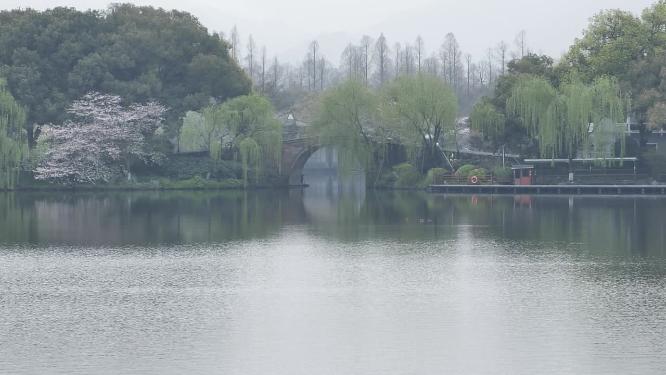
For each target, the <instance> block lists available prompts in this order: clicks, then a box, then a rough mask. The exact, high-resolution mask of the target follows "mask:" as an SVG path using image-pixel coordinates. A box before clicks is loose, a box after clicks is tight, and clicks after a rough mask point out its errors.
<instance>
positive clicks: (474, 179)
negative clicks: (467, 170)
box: [469, 176, 479, 185]
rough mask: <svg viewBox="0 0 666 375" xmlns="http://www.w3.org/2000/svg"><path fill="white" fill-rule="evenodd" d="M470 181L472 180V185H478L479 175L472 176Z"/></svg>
mask: <svg viewBox="0 0 666 375" xmlns="http://www.w3.org/2000/svg"><path fill="white" fill-rule="evenodd" d="M469 182H471V183H472V185H476V184H478V183H479V177H477V176H472V177H470V178H469Z"/></svg>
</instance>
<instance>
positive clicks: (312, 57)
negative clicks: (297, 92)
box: [308, 40, 319, 90]
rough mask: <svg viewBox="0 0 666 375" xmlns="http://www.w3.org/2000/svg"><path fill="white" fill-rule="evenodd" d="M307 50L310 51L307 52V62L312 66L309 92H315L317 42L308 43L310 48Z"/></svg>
mask: <svg viewBox="0 0 666 375" xmlns="http://www.w3.org/2000/svg"><path fill="white" fill-rule="evenodd" d="M309 49H310V52H309V54H310V58H309V60H310V61H311V64H312V70H311V73H312V81H311V82H312V84H311V86H310V89H311V90H312V89H314V90H316V89H317V53H318V52H319V42H317V41H316V40H313V41H312V42H310V48H309ZM308 80H309V79H308Z"/></svg>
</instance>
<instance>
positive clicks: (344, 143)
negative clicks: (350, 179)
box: [314, 74, 458, 170]
mask: <svg viewBox="0 0 666 375" xmlns="http://www.w3.org/2000/svg"><path fill="white" fill-rule="evenodd" d="M457 109H458V103H457V98H456V96H455V94H454V93H453V90H452V89H451V88H450V87H449V86H448V85H446V84H445V83H444V82H442V81H441V80H440V79H438V78H437V77H434V76H429V75H426V74H419V75H416V76H408V77H402V78H399V79H397V80H396V81H395V82H393V83H391V84H389V85H387V86H386V87H385V88H384V89H383V90H382V91H380V92H375V91H371V90H370V89H368V88H367V87H366V86H365V85H364V84H362V83H359V82H356V81H353V80H350V81H347V82H345V83H343V84H341V85H340V86H338V87H335V88H333V89H330V90H328V91H327V92H326V93H324V95H323V97H322V98H321V102H320V108H319V111H318V116H317V121H316V122H315V124H314V131H315V132H316V133H317V134H318V135H319V136H320V138H321V142H322V143H323V144H330V145H335V146H338V147H340V148H341V149H342V150H344V152H342V153H341V156H343V158H344V157H352V156H353V157H354V158H355V159H357V160H359V161H360V162H362V163H364V164H365V166H366V170H369V169H371V168H372V167H375V166H378V167H379V168H380V169H381V165H382V160H384V159H385V156H386V155H385V154H386V150H387V147H386V146H387V145H388V144H400V145H403V146H405V147H406V148H407V149H408V150H410V151H413V152H412V155H413V156H415V155H416V154H418V153H419V152H421V155H422V156H424V155H426V154H427V155H428V157H427V158H425V159H428V160H429V161H433V160H434V159H433V158H432V157H431V156H432V155H433V154H436V153H437V150H436V146H437V144H438V143H439V142H440V140H442V139H443V138H444V137H445V136H446V135H448V134H451V133H453V131H454V129H455V118H456V113H457ZM420 160H423V159H420ZM344 162H345V161H344V160H341V163H344ZM422 164H423V163H422ZM426 164H428V163H426Z"/></svg>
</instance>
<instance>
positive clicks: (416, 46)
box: [414, 35, 425, 74]
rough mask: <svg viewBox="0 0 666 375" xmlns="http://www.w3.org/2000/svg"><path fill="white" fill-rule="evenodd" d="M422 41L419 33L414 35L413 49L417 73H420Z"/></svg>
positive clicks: (422, 52)
mask: <svg viewBox="0 0 666 375" xmlns="http://www.w3.org/2000/svg"><path fill="white" fill-rule="evenodd" d="M424 48H425V47H424V43H423V38H421V35H419V36H417V37H416V42H415V43H414V51H415V52H416V66H417V71H418V72H419V74H420V73H421V60H422V59H423V54H424V53H425V52H424Z"/></svg>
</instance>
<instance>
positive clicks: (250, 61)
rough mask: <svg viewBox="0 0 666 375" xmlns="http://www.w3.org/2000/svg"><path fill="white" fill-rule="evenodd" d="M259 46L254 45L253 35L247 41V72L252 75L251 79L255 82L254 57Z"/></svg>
mask: <svg viewBox="0 0 666 375" xmlns="http://www.w3.org/2000/svg"><path fill="white" fill-rule="evenodd" d="M256 48H257V46H256V45H255V44H254V38H253V37H252V35H250V37H249V38H248V40H247V56H246V57H245V60H246V61H247V72H248V74H249V75H250V79H252V80H253V81H254V55H255V53H256V51H255V50H256Z"/></svg>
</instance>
